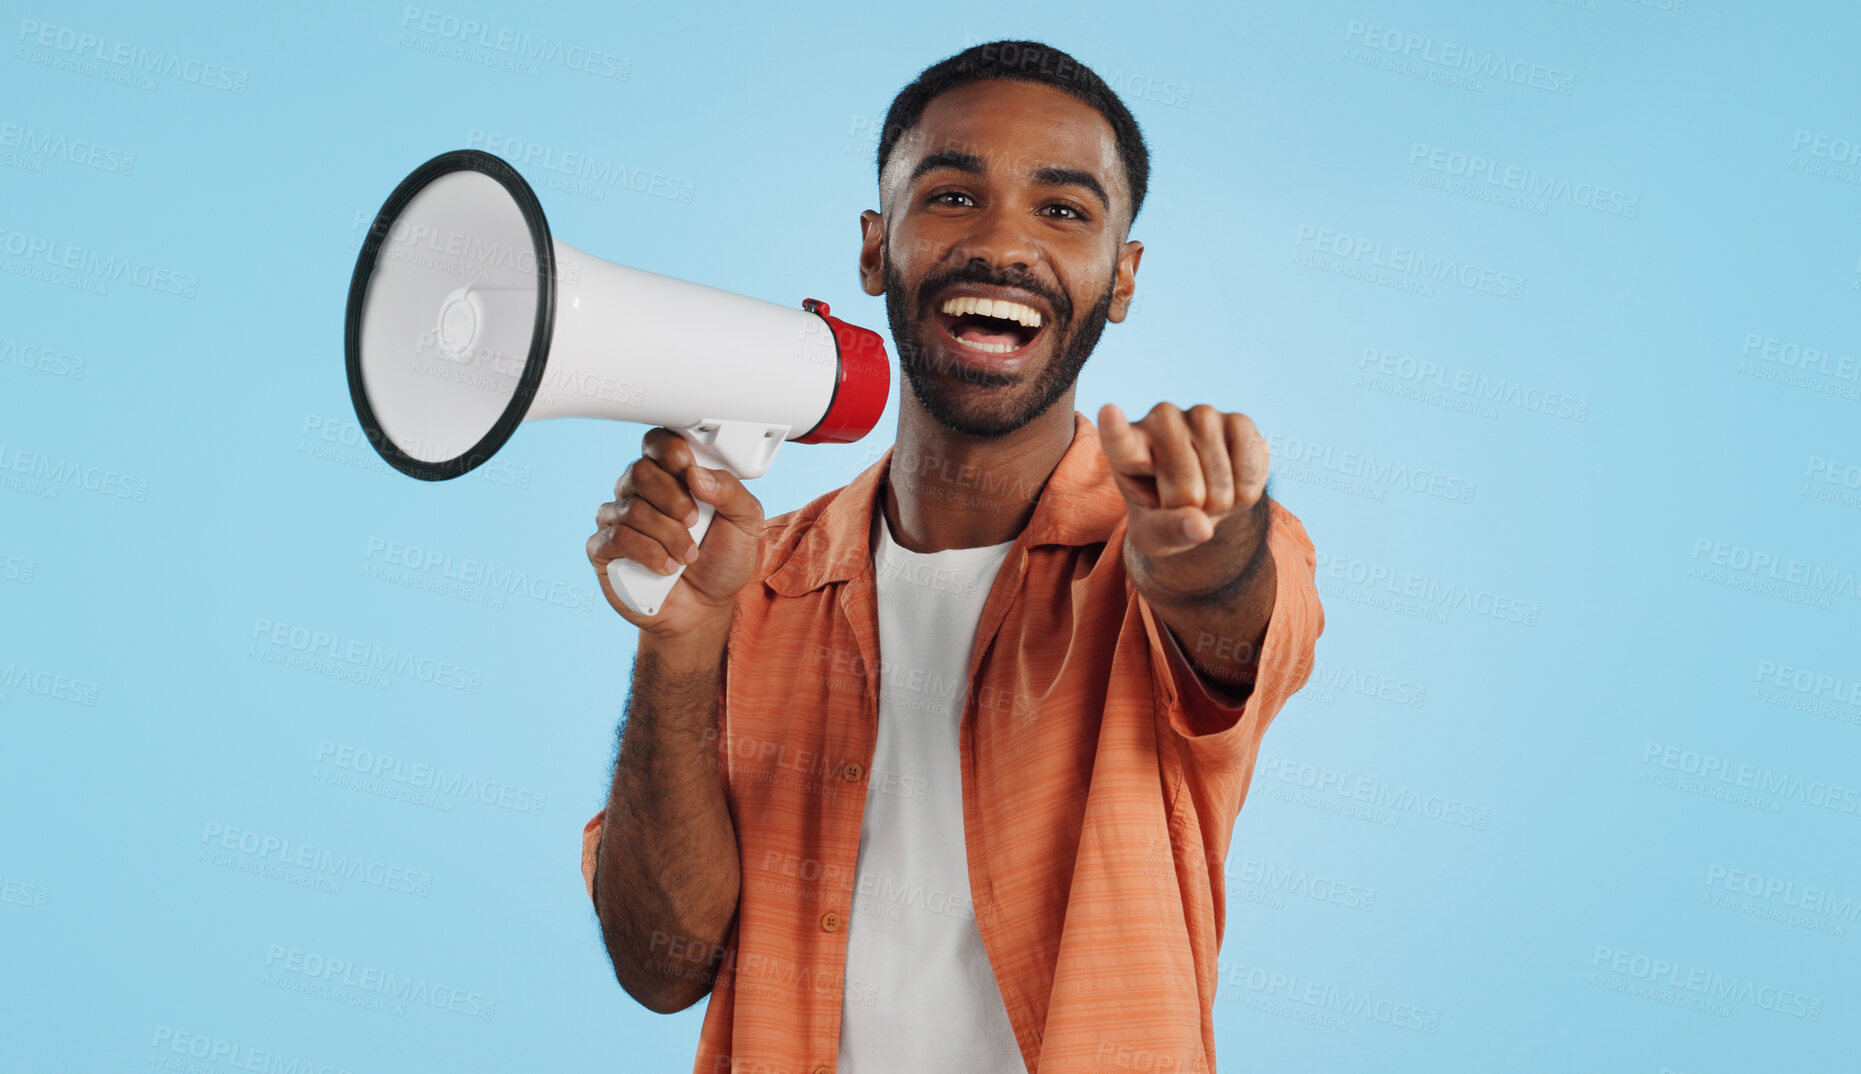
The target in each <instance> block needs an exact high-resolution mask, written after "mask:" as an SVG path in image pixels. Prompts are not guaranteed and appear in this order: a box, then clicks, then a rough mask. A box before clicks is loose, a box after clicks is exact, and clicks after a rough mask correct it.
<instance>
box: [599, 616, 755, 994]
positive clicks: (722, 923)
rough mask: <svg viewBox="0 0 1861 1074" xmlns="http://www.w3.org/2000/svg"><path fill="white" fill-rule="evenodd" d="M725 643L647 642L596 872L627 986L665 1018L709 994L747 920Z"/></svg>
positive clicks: (604, 925) (612, 950)
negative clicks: (723, 702)
mask: <svg viewBox="0 0 1861 1074" xmlns="http://www.w3.org/2000/svg"><path fill="white" fill-rule="evenodd" d="M723 669H724V641H723V636H722V635H718V636H716V637H713V638H711V639H709V640H706V641H702V642H681V643H678V644H676V645H671V644H664V643H659V642H655V641H653V640H652V639H651V638H650V637H649V636H648V635H645V634H642V635H641V639H640V650H639V654H638V656H637V657H636V658H635V661H634V673H633V690H632V695H631V697H630V699H629V703H628V707H627V718H626V723H625V726H624V729H623V731H622V734H621V743H620V750H619V758H618V760H617V762H616V764H615V766H614V782H613V786H612V789H611V790H610V792H609V795H608V806H607V814H606V818H605V820H604V821H603V824H602V833H601V843H600V848H599V851H598V852H597V857H596V865H595V910H596V913H597V915H598V916H599V917H600V920H601V934H602V938H603V940H604V942H605V943H606V945H607V950H608V955H609V957H610V958H611V959H612V960H613V963H614V972H615V975H616V977H617V978H618V979H619V981H620V984H621V987H623V988H625V989H626V990H627V993H628V994H629V995H631V996H633V997H634V998H635V999H637V1000H639V1001H640V1002H641V1003H642V1004H644V1005H646V1006H647V1007H648V1008H650V1009H652V1010H655V1011H659V1012H661V1013H670V1012H671V1011H676V1010H682V1009H683V1008H685V1007H688V1006H690V1005H691V1004H692V1003H694V1002H696V1001H697V1000H698V999H699V998H700V997H702V996H703V995H704V994H705V993H706V992H708V991H709V990H710V987H711V982H712V980H713V978H714V976H715V974H716V969H717V962H718V959H719V957H720V956H721V953H722V945H723V943H724V940H725V938H726V937H727V936H728V935H729V931H730V926H731V922H732V920H733V919H734V917H735V915H736V910H737V897H738V891H739V887H740V875H739V872H738V860H737V840H736V827H735V825H734V823H733V822H732V820H731V817H730V811H729V808H728V806H727V804H726V803H725V799H724V788H723V778H722V775H723V774H722V772H720V771H719V769H718V765H717V760H716V758H717V752H718V750H717V735H718V733H719V731H718V720H717V704H718V701H717V699H718V688H719V685H720V683H721V682H722V677H723Z"/></svg>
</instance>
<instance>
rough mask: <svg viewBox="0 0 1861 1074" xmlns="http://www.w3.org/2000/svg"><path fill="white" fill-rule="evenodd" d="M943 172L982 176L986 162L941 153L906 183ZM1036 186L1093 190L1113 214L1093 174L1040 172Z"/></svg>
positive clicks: (920, 166) (926, 160)
mask: <svg viewBox="0 0 1861 1074" xmlns="http://www.w3.org/2000/svg"><path fill="white" fill-rule="evenodd" d="M939 168H950V169H952V170H954V171H959V172H963V173H964V174H966V175H982V174H983V173H984V172H986V171H987V168H986V167H985V166H984V165H983V163H982V158H981V157H979V156H977V155H975V154H974V153H965V152H963V151H962V150H960V149H940V150H938V151H937V152H935V153H932V154H930V155H928V156H926V157H925V158H924V159H923V160H920V161H918V165H917V167H915V168H913V169H911V175H910V177H909V178H908V179H906V180H905V185H906V186H910V185H912V184H914V183H916V182H917V181H918V180H919V179H921V178H923V177H924V175H925V173H927V172H933V171H936V170H937V169H939ZM1034 182H1036V183H1039V184H1040V185H1041V186H1076V187H1081V188H1083V189H1085V190H1089V191H1091V192H1092V195H1093V196H1094V197H1096V198H1098V200H1099V204H1100V205H1103V206H1104V207H1105V211H1106V212H1110V211H1111V197H1110V196H1109V195H1107V194H1106V193H1105V187H1104V185H1103V184H1102V183H1100V182H1099V181H1098V177H1097V176H1094V175H1093V174H1092V173H1091V172H1088V171H1081V170H1079V169H1078V168H1054V167H1046V168H1037V169H1035V171H1034Z"/></svg>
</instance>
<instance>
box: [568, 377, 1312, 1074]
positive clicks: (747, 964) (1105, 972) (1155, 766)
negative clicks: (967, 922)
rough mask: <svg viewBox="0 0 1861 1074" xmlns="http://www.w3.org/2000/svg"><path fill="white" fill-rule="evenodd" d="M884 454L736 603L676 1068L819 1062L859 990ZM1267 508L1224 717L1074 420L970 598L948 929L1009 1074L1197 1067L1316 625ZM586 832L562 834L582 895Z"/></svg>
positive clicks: (1090, 439)
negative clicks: (1235, 693) (711, 819)
mask: <svg viewBox="0 0 1861 1074" xmlns="http://www.w3.org/2000/svg"><path fill="white" fill-rule="evenodd" d="M891 460H892V451H891V450H890V449H888V450H887V451H886V453H885V455H884V456H883V457H881V458H880V459H879V461H878V462H876V463H874V464H873V465H872V466H870V467H868V468H867V469H866V470H865V471H864V472H862V473H861V474H860V475H859V476H858V477H856V478H855V479H854V480H853V481H852V482H850V483H849V484H847V485H846V486H845V487H844V488H841V489H839V490H837V491H835V492H830V493H827V494H826V495H824V496H822V497H820V498H819V499H816V500H814V501H813V502H812V503H809V504H808V505H807V506H805V507H802V508H800V509H798V510H795V511H791V512H789V513H787V514H783V515H779V516H777V517H775V518H772V519H770V520H769V521H768V523H767V525H766V527H765V529H764V531H763V535H762V540H761V542H760V544H759V546H758V563H757V567H756V572H755V574H754V576H753V579H752V581H751V582H750V584H748V585H746V586H745V587H744V588H743V590H742V591H741V592H740V593H739V595H738V597H737V604H736V609H735V620H734V623H733V625H732V628H731V634H730V642H729V649H728V656H727V658H726V670H725V687H724V702H723V704H722V705H721V706H720V711H719V714H718V718H719V728H720V733H719V735H718V739H717V747H718V752H717V757H718V762H719V765H720V770H721V771H722V772H724V773H725V774H726V775H725V787H724V793H725V798H726V800H727V801H728V803H729V807H730V812H731V816H732V818H733V820H734V821H735V824H736V833H737V847H738V852H739V854H740V856H741V876H742V891H741V896H740V902H739V903H738V908H737V922H736V928H735V929H734V930H733V933H732V935H731V937H730V939H729V940H728V941H727V943H726V955H725V958H724V960H723V963H722V966H721V968H720V969H719V971H718V973H717V978H716V983H715V985H714V986H713V989H712V992H711V996H710V1001H709V1006H708V1008H707V1009H706V1011H705V1018H704V1027H703V1030H702V1032H701V1035H700V1039H699V1044H698V1056H697V1063H696V1066H695V1068H694V1069H695V1070H696V1071H698V1072H700V1074H719V1072H723V1071H735V1072H739V1074H740V1072H747V1071H758V1072H760V1071H779V1072H799V1074H810V1072H814V1071H818V1070H822V1069H825V1070H832V1069H833V1068H834V1063H835V1059H836V1057H837V1055H838V1052H839V1047H840V1014H841V1003H842V994H843V992H845V993H846V994H847V998H848V999H850V1000H854V1001H858V1000H859V999H861V998H862V997H861V996H860V995H859V994H858V993H859V992H860V991H861V990H862V989H863V988H864V987H866V986H865V985H864V983H863V982H857V981H846V980H845V979H844V966H845V960H846V931H845V928H844V925H845V923H846V921H847V919H848V917H849V915H850V914H851V912H852V904H853V900H854V897H855V892H854V890H853V877H854V865H855V862H856V860H857V856H858V853H859V835H860V816H861V813H862V811H863V810H864V807H865V800H866V792H867V781H868V780H869V779H871V778H875V774H874V773H872V772H871V767H872V757H873V744H874V740H875V737H876V735H877V733H878V721H879V715H878V698H879V685H880V676H881V674H885V675H892V676H897V675H898V674H900V671H899V668H900V665H901V664H903V665H907V666H908V665H909V655H908V654H884V655H883V659H884V661H885V662H884V663H883V664H882V663H881V660H882V654H881V653H880V652H879V639H878V610H877V604H876V600H875V597H874V588H873V583H874V577H873V565H872V547H871V534H872V522H873V517H874V516H873V512H874V511H875V510H876V509H877V508H878V503H879V500H878V492H879V489H880V488H881V487H882V481H883V479H884V476H885V473H886V470H887V467H888V466H889V465H890V464H891ZM1271 509H1272V519H1271V522H1270V526H1269V530H1268V533H1269V536H1268V541H1269V546H1270V548H1271V551H1272V554H1273V558H1274V566H1275V570H1276V573H1277V577H1278V584H1277V589H1276V591H1275V594H1274V604H1273V612H1272V616H1271V618H1270V620H1269V621H1268V625H1267V633H1266V642H1265V644H1264V645H1263V646H1262V649H1261V653H1260V659H1259V661H1258V666H1257V668H1256V670H1255V681H1254V686H1253V691H1252V693H1251V694H1250V695H1249V696H1248V698H1247V700H1246V701H1245V703H1243V704H1241V705H1238V706H1236V705H1230V704H1226V703H1224V702H1222V701H1220V700H1217V699H1216V698H1215V697H1214V696H1213V695H1211V694H1210V693H1209V692H1208V691H1207V690H1206V689H1205V688H1204V687H1203V686H1202V684H1201V682H1200V681H1199V680H1198V679H1197V678H1196V675H1195V672H1194V671H1193V670H1192V669H1191V668H1190V667H1189V665H1188V664H1187V662H1186V661H1185V659H1184V657H1183V654H1182V650H1181V649H1180V648H1179V645H1178V642H1177V641H1176V640H1175V639H1174V638H1173V636H1172V635H1171V633H1170V630H1169V628H1168V627H1166V626H1164V625H1163V623H1162V621H1161V620H1160V619H1159V618H1157V615H1156V613H1155V612H1154V611H1153V610H1152V609H1151V608H1150V606H1149V603H1148V602H1147V601H1145V600H1144V599H1143V598H1142V597H1141V596H1139V595H1138V593H1137V591H1136V588H1135V587H1134V586H1133V584H1132V583H1131V581H1130V579H1129V577H1128V576H1127V574H1126V572H1125V567H1124V558H1123V555H1122V549H1123V540H1124V533H1125V527H1126V517H1125V507H1124V498H1123V496H1122V495H1121V494H1120V493H1119V491H1118V488H1117V485H1116V484H1115V483H1114V482H1113V480H1112V474H1111V468H1110V465H1109V463H1108V462H1107V461H1106V459H1105V456H1104V455H1103V454H1102V453H1101V452H1100V450H1099V437H1098V430H1097V429H1095V428H1094V427H1093V426H1092V424H1091V422H1089V421H1087V420H1086V418H1085V415H1083V414H1078V413H1077V412H1075V422H1074V436H1073V440H1072V443H1071V445H1070V446H1069V447H1068V448H1067V450H1066V453H1065V454H1064V455H1063V456H1062V457H1061V459H1060V462H1059V465H1058V466H1057V467H1056V468H1055V470H1054V472H1053V475H1052V477H1051V478H1050V479H1049V481H1048V483H1047V485H1046V487H1045V489H1044V490H1042V492H1041V495H1040V499H1039V501H1038V503H1037V504H1036V505H1035V508H1034V511H1033V513H1032V515H1031V517H1030V518H1029V519H1028V523H1027V526H1026V528H1025V529H1023V530H1022V532H1021V534H1020V535H1019V536H1018V537H1017V538H1016V539H1015V542H1014V544H1013V545H1012V546H1011V547H1010V548H1009V550H1008V555H1007V558H1006V560H1004V561H1003V563H1002V566H1001V570H1000V572H999V573H998V574H997V576H996V579H995V583H994V586H993V588H992V589H991V590H990V592H989V596H988V600H987V603H986V604H985V605H984V606H983V609H982V619H981V622H980V623H979V624H978V625H977V628H976V645H975V647H974V649H973V650H972V652H971V656H970V664H969V669H970V675H969V680H968V682H967V683H962V684H956V688H965V687H966V688H967V701H966V703H965V706H964V710H963V719H962V725H961V730H960V734H959V742H960V749H961V757H962V783H963V786H962V795H963V828H964V833H963V835H964V842H965V844H966V845H967V849H968V857H969V883H970V891H969V892H968V893H967V894H968V897H969V906H968V908H967V909H968V910H973V912H974V915H975V918H976V924H977V926H978V928H979V930H980V932H981V934H982V940H983V944H984V946H985V948H986V949H987V951H988V956H989V964H990V965H991V966H992V967H993V969H994V972H995V979H996V982H997V984H998V985H999V986H1000V989H1001V994H1002V1000H1003V1002H1004V1003H1006V1004H1007V1008H1008V1020H1009V1023H1010V1024H1011V1025H1012V1026H1013V1028H1014V1035H1015V1040H1016V1041H1017V1042H1018V1043H1019V1044H1020V1047H1021V1055H1022V1059H1023V1061H1024V1062H1025V1063H1026V1064H1027V1069H1028V1071H1029V1072H1030V1074H1061V1072H1073V1071H1100V1070H1116V1069H1135V1070H1148V1071H1155V1072H1160V1074H1169V1072H1175V1071H1202V1072H1213V1071H1214V1069H1215V1061H1214V1050H1215V1036H1214V1026H1213V1003H1214V1000H1215V987H1216V984H1217V971H1216V964H1215V957H1216V953H1217V951H1218V950H1219V948H1220V946H1221V936H1222V928H1223V923H1224V920H1225V916H1226V915H1225V900H1224V885H1223V876H1222V867H1221V866H1222V862H1223V860H1224V859H1225V857H1226V854H1227V849H1228V841H1229V837H1230V835H1231V834H1232V831H1233V825H1234V819H1235V816H1236V814H1237V813H1238V812H1239V811H1240V808H1241V803H1242V801H1243V800H1244V799H1245V797H1246V794H1247V785H1248V782H1249V781H1250V780H1251V778H1252V776H1253V769H1254V760H1255V757H1256V755H1257V753H1258V750H1259V745H1260V736H1261V735H1262V734H1263V733H1264V732H1265V731H1266V728H1267V725H1268V723H1270V722H1271V721H1272V719H1273V717H1274V715H1275V714H1276V713H1277V712H1278V711H1279V710H1280V707H1281V706H1282V705H1284V704H1285V703H1286V699H1287V698H1288V697H1290V696H1291V695H1292V693H1293V692H1294V691H1296V690H1297V689H1299V687H1301V686H1303V685H1304V684H1305V681H1306V679H1307V678H1308V677H1309V676H1310V674H1311V669H1312V650H1313V645H1314V643H1315V642H1316V641H1317V639H1318V635H1319V633H1320V632H1321V631H1322V630H1323V629H1324V612H1323V610H1322V608H1321V607H1320V606H1319V601H1318V591H1317V587H1316V585H1315V584H1314V581H1313V572H1314V566H1315V560H1314V555H1313V548H1312V542H1311V540H1310V539H1309V538H1308V537H1307V536H1306V533H1305V528H1304V526H1302V525H1301V524H1300V522H1299V520H1298V519H1297V518H1296V517H1295V516H1294V515H1293V514H1292V513H1291V512H1290V511H1287V510H1286V509H1285V508H1283V507H1281V506H1280V505H1279V504H1278V503H1277V502H1274V503H1273V504H1272V505H1271ZM1181 640H1182V642H1184V643H1187V644H1188V645H1190V646H1191V647H1193V646H1196V645H1198V644H1200V645H1212V646H1217V647H1219V646H1224V645H1225V646H1227V647H1228V648H1229V649H1230V650H1231V649H1232V648H1233V647H1234V641H1233V639H1222V638H1185V639H1181ZM905 673H907V674H908V667H907V670H906V671H905ZM888 681H889V680H888ZM876 776H877V778H884V776H885V773H878V774H876ZM604 812H605V811H604ZM604 812H603V813H597V814H595V816H594V818H593V819H592V820H590V821H589V822H588V824H587V826H586V827H585V828H584V829H583V836H582V876H583V880H584V882H585V884H586V885H587V887H588V890H589V893H590V895H591V896H592V893H593V875H594V861H595V851H596V847H597V845H598V841H599V839H600V833H601V821H602V818H603V816H604ZM901 894H902V895H903V897H905V898H912V897H913V896H912V895H910V893H901ZM944 897H945V898H947V896H944ZM959 909H960V908H959ZM939 912H948V911H947V909H945V910H941V911H939Z"/></svg>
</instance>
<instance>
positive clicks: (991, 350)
mask: <svg viewBox="0 0 1861 1074" xmlns="http://www.w3.org/2000/svg"><path fill="white" fill-rule="evenodd" d="M957 342H958V343H961V344H962V345H963V346H965V347H968V348H969V349H970V350H972V351H983V352H986V353H988V354H1007V353H1008V352H1009V351H1011V350H1014V349H1015V348H1013V347H1011V346H1009V345H1008V344H1006V343H971V342H970V341H969V340H967V339H959V340H957Z"/></svg>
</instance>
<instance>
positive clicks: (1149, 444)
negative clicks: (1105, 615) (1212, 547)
mask: <svg viewBox="0 0 1861 1074" xmlns="http://www.w3.org/2000/svg"><path fill="white" fill-rule="evenodd" d="M1098 427H1099V445H1100V449H1101V450H1103V451H1104V453H1105V458H1106V460H1107V461H1108V462H1110V463H1111V472H1112V477H1113V478H1114V479H1115V480H1116V481H1117V482H1118V489H1119V491H1120V492H1122V493H1124V504H1125V510H1126V512H1127V514H1128V517H1129V525H1128V528H1127V530H1126V533H1127V537H1126V539H1127V540H1128V541H1129V542H1130V543H1131V545H1132V547H1133V548H1134V549H1135V550H1136V551H1138V552H1140V553H1142V554H1143V555H1145V556H1147V557H1149V558H1151V559H1159V558H1162V557H1164V556H1171V555H1176V554H1178V553H1181V552H1186V551H1188V550H1189V549H1192V548H1195V547H1197V546H1199V545H1201V544H1203V543H1205V542H1207V541H1208V540H1210V539H1211V538H1213V537H1214V536H1215V530H1216V528H1217V527H1219V526H1220V525H1221V524H1222V522H1223V521H1224V520H1226V519H1228V518H1230V517H1231V516H1235V515H1240V516H1242V517H1244V518H1245V517H1251V516H1252V515H1253V513H1254V511H1255V509H1256V507H1257V506H1258V504H1259V503H1260V499H1261V497H1262V496H1263V495H1264V494H1265V492H1266V484H1267V463H1268V461H1269V460H1268V452H1267V442H1266V437H1264V436H1261V435H1260V430H1258V429H1256V428H1254V423H1253V422H1252V421H1251V420H1250V419H1249V418H1248V417H1247V415H1245V414H1226V413H1223V412H1221V411H1219V410H1216V409H1215V408H1214V407H1212V406H1208V405H1206V404H1203V405H1200V406H1192V407H1190V408H1189V409H1188V410H1180V409H1178V408H1177V407H1175V406H1172V405H1171V404H1169V403H1158V404H1157V405H1156V406H1154V407H1151V408H1150V413H1148V414H1145V415H1144V417H1143V418H1142V419H1141V420H1139V421H1137V422H1135V423H1133V422H1130V421H1127V420H1126V419H1125V416H1124V411H1123V410H1120V409H1119V408H1118V406H1117V405H1116V404H1114V403H1107V404H1105V406H1103V407H1101V408H1100V409H1099V420H1098Z"/></svg>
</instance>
